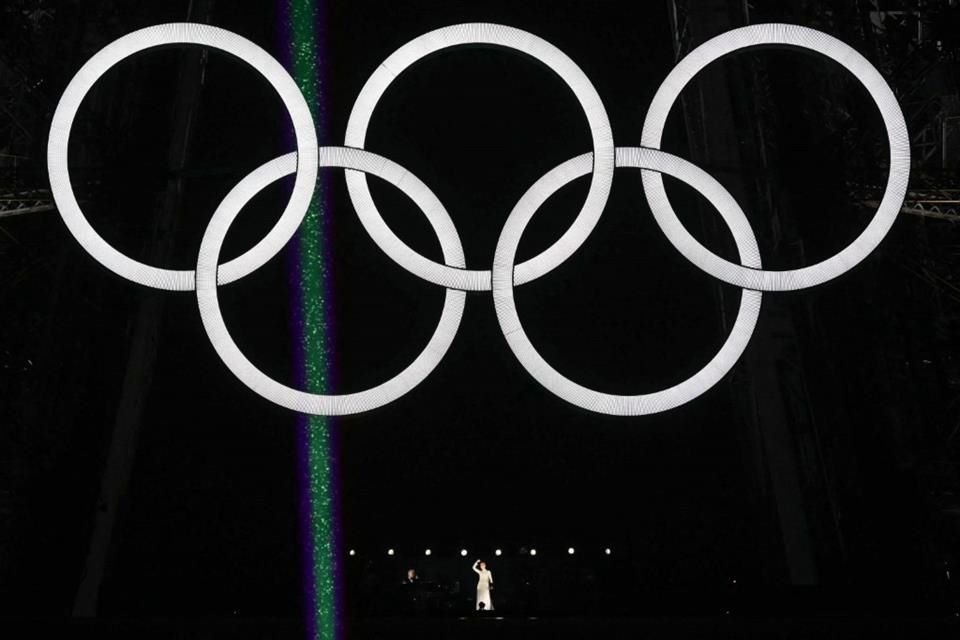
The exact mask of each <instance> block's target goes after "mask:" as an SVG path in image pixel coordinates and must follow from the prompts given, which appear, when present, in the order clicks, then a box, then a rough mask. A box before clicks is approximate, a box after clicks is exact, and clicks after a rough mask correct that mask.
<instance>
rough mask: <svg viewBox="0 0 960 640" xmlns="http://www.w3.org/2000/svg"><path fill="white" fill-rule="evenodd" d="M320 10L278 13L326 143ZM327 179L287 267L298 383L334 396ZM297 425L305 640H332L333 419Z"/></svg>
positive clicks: (294, 1)
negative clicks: (332, 391)
mask: <svg viewBox="0 0 960 640" xmlns="http://www.w3.org/2000/svg"><path fill="white" fill-rule="evenodd" d="M317 5H318V2H317V0H281V1H280V3H279V7H278V8H279V18H280V20H279V24H280V26H281V33H282V35H283V40H282V42H283V43H284V44H285V45H286V47H285V49H286V51H287V52H288V53H289V57H288V59H287V67H288V69H289V70H290V71H291V73H292V74H293V77H294V79H295V80H296V81H297V84H298V85H299V87H300V90H301V91H302V92H303V96H304V98H305V99H306V101H307V104H308V105H310V107H311V109H312V112H313V118H314V122H315V123H316V126H317V137H318V138H319V139H320V144H324V143H325V142H327V141H326V140H325V139H324V129H325V126H326V121H327V112H326V108H325V103H324V101H323V94H324V90H325V88H326V87H325V84H326V83H325V82H324V80H323V75H322V74H323V71H324V68H323V57H324V56H323V51H322V47H323V44H324V39H323V38H322V37H318V35H319V34H318V31H319V29H320V28H321V27H322V22H321V21H320V20H319V18H320V17H321V15H320V10H322V7H318V6H317ZM327 174H328V172H323V173H322V174H321V177H320V178H319V179H318V180H317V191H316V193H315V195H314V199H313V204H312V205H311V206H310V210H309V211H308V212H307V216H306V219H305V220H304V222H303V224H302V225H301V228H300V232H299V234H298V236H297V239H296V244H295V246H294V247H293V249H294V250H293V251H292V252H291V260H290V265H289V274H290V285H291V286H290V291H291V296H292V298H293V304H292V305H291V309H292V311H293V330H294V338H295V340H294V344H295V348H296V349H297V356H298V357H297V358H296V359H295V366H296V369H297V372H296V373H297V377H298V378H299V379H298V380H297V384H298V386H299V387H300V388H302V389H306V390H308V391H310V392H312V393H328V392H330V391H331V382H332V380H331V376H332V369H333V367H332V364H333V323H332V309H333V301H332V295H331V294H332V292H331V290H332V286H331V285H332V279H331V276H330V265H329V260H330V258H329V251H328V238H329V225H328V217H327V215H325V214H326V212H327V210H328V207H327V206H326V205H327V197H328V196H327V194H328V193H329V190H328V189H327V188H325V187H326V185H325V184H324V182H325V178H326V175H327ZM297 420H298V422H299V424H298V425H297V427H298V428H297V440H298V442H297V444H298V447H297V448H298V471H299V475H300V478H301V492H300V514H301V537H302V540H303V557H304V565H305V566H304V572H303V584H304V591H305V600H304V604H305V613H306V623H307V632H308V636H307V637H308V638H310V640H334V639H335V638H337V637H338V636H339V631H340V629H339V605H340V591H339V588H340V578H339V571H338V566H337V562H338V557H339V554H338V530H337V491H336V477H337V469H336V457H335V452H336V439H335V435H334V425H333V418H329V417H323V416H308V415H301V416H299V417H298V418H297Z"/></svg>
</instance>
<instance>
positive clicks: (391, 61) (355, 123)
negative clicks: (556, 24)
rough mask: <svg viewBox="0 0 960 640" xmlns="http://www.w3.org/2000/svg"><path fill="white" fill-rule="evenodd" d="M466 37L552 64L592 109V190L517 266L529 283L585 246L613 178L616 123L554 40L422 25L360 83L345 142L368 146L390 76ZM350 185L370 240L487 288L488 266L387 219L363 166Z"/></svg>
mask: <svg viewBox="0 0 960 640" xmlns="http://www.w3.org/2000/svg"><path fill="white" fill-rule="evenodd" d="M468 44H487V45H497V46H500V47H505V48H507V49H512V50H514V51H519V52H521V53H525V54H527V55H528V56H530V57H532V58H534V59H535V60H538V61H539V62H542V63H543V64H544V65H546V66H547V67H549V68H550V69H551V70H553V71H554V72H555V73H556V74H557V75H558V76H560V79H561V80H563V81H564V82H565V83H566V84H567V86H569V87H570V89H571V90H572V91H573V93H574V95H575V96H576V97H577V101H578V102H579V103H580V107H581V108H582V109H583V112H584V114H585V115H586V116H587V124H588V125H589V126H590V136H591V138H592V139H593V157H594V158H595V159H596V160H595V163H594V167H593V174H592V176H591V178H590V190H589V191H588V192H587V199H586V201H585V202H584V203H583V208H582V209H581V210H580V213H579V214H578V215H577V218H576V219H575V220H574V222H573V224H572V225H571V226H570V228H569V229H567V230H566V232H565V233H564V234H563V235H562V236H561V237H560V238H559V239H558V240H557V241H556V242H554V243H553V245H551V246H550V247H549V248H548V249H546V250H544V251H543V252H542V253H541V254H539V255H537V256H535V257H533V258H531V259H530V260H527V261H526V262H524V263H522V264H520V265H519V266H518V267H517V282H518V284H524V283H526V282H530V281H531V280H534V279H536V278H539V277H540V276H542V275H543V274H545V273H547V272H549V271H552V270H553V269H554V268H556V267H557V266H559V265H560V263H562V262H563V261H564V260H566V259H567V258H569V257H570V256H571V255H572V254H573V252H574V251H576V250H577V249H579V248H580V245H582V244H583V243H584V242H585V241H586V239H587V236H589V235H590V232H591V231H593V227H594V226H595V225H596V224H597V220H599V219H600V214H602V213H603V208H604V206H606V204H607V196H609V195H610V185H611V183H612V182H613V155H614V150H613V131H612V130H611V129H610V121H609V119H608V118H607V111H606V109H604V107H603V102H601V100H600V96H599V95H598V94H597V90H596V89H594V88H593V84H591V82H590V80H589V79H588V78H587V76H586V75H585V74H584V73H583V71H581V70H580V67H578V66H577V65H576V63H575V62H574V61H573V60H571V59H570V58H568V57H567V55H566V54H565V53H563V52H562V51H560V50H559V49H557V48H556V47H555V46H553V45H552V44H550V43H549V42H547V41H546V40H543V39H541V38H538V37H537V36H535V35H533V34H532V33H527V32H526V31H521V30H520V29H514V28H513V27H505V26H503V25H499V24H486V23H473V24H457V25H453V26H450V27H444V28H443V29H437V30H436V31H431V32H429V33H425V34H424V35H422V36H420V37H419V38H415V39H414V40H411V41H410V42H408V43H407V44H405V45H403V46H402V47H400V48H399V49H397V50H396V51H395V52H394V53H393V54H392V55H391V56H390V57H389V58H387V59H386V60H384V61H383V63H382V64H381V65H380V66H379V67H377V70H376V71H374V72H373V75H372V76H370V79H369V80H367V83H366V84H365V85H364V86H363V89H361V90H360V94H359V95H358V96H357V101H356V102H355V103H354V105H353V111H352V112H351V113H350V120H349V121H348V123H347V135H346V141H345V142H344V144H345V145H347V146H348V147H360V148H362V147H363V144H364V141H365V139H366V136H367V125H368V124H369V123H370V116H371V115H373V110H374V108H375V107H376V106H377V102H379V101H380V98H381V97H383V94H384V92H385V91H386V90H387V87H388V86H390V83H391V82H392V81H393V79H394V78H395V77H397V76H399V75H400V74H401V73H402V72H403V71H404V70H405V69H407V68H408V67H410V66H411V65H413V64H414V63H416V62H417V61H418V60H422V59H423V58H424V57H426V56H428V55H430V54H432V53H436V52H437V51H442V50H444V49H448V48H450V47H456V46H462V45H468ZM347 189H348V190H349V193H350V199H351V200H352V201H353V207H354V209H356V211H357V215H358V216H360V221H361V222H362V223H363V226H364V228H366V230H367V233H369V234H370V236H371V237H372V238H373V241H374V242H376V243H377V245H378V246H379V247H380V248H381V249H382V250H383V251H384V253H386V254H387V255H388V256H390V257H391V258H393V260H394V261H395V262H396V263H397V264H398V265H400V266H401V267H403V268H404V269H406V270H407V271H409V272H410V273H413V274H414V275H417V276H419V277H421V278H423V279H424V280H427V281H428V282H432V283H434V284H438V285H440V286H442V287H449V288H452V289H463V290H466V291H489V290H490V271H489V270H487V271H473V270H458V269H451V268H450V267H449V266H446V265H442V264H437V263H436V262H434V261H432V260H428V259H427V258H425V257H423V256H422V255H420V254H419V253H417V252H415V251H414V250H412V249H411V248H410V247H408V246H407V245H406V244H404V242H403V241H402V240H401V239H400V238H398V237H397V236H396V235H395V234H394V233H393V231H391V230H390V227H388V226H387V225H386V223H384V221H383V217H382V216H381V215H380V212H379V211H377V208H376V206H374V204H373V198H372V197H371V195H370V189H369V188H368V187H367V179H366V177H364V175H363V174H362V173H354V174H347Z"/></svg>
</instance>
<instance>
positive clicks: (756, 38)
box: [640, 24, 910, 291]
mask: <svg viewBox="0 0 960 640" xmlns="http://www.w3.org/2000/svg"><path fill="white" fill-rule="evenodd" d="M759 45H784V46H791V47H798V48H801V49H807V50H809V51H813V52H815V53H819V54H820V55H822V56H826V57H827V58H829V59H830V60H833V61H834V62H836V63H838V64H840V65H841V66H843V67H844V68H845V69H847V70H848V71H849V72H850V73H852V74H853V76H854V77H855V78H856V79H857V80H859V81H860V82H861V83H862V84H863V86H864V87H865V88H866V90H867V92H868V93H869V94H870V97H871V98H873V100H874V102H876V104H877V107H878V108H879V109H880V115H881V116H882V117H883V123H884V126H885V127H886V129H887V138H888V139H889V142H890V173H889V176H888V178H887V186H886V189H885V190H884V193H883V199H882V200H881V201H880V206H879V207H878V208H877V212H876V213H875V214H874V216H873V219H872V220H871V221H870V224H868V225H867V228H866V229H864V230H863V232H862V233H861V234H860V235H859V236H858V237H857V238H856V239H855V240H854V241H853V242H851V243H850V244H849V245H848V246H847V247H845V248H844V249H843V250H842V251H840V252H839V253H837V254H835V255H833V256H831V257H829V258H827V259H826V260H823V261H822V262H818V263H816V264H812V265H809V266H806V267H803V268H801V269H792V270H784V271H763V270H761V269H751V268H750V266H749V265H746V266H740V265H737V264H733V263H732V262H729V261H727V260H724V259H723V258H721V257H720V256H718V255H716V254H715V253H713V252H712V251H710V250H709V249H707V248H706V247H704V246H703V245H702V244H700V243H699V242H698V241H697V239H696V238H694V237H693V236H692V235H690V232H688V231H687V230H686V229H685V228H684V226H683V224H681V222H680V220H679V218H677V214H676V213H674V211H673V208H672V207H671V206H670V201H669V200H668V199H667V192H666V190H665V189H664V187H663V179H662V178H661V177H660V175H659V174H657V173H654V172H650V171H644V172H643V176H642V177H643V190H644V193H645V195H646V198H647V202H648V203H649V204H650V209H651V210H652V211H653V215H654V218H655V219H656V221H657V224H658V225H660V228H661V229H662V230H663V233H664V235H666V236H667V238H668V239H669V240H670V243H671V244H673V246H675V247H676V248H677V250H678V251H680V253H682V254H683V255H684V256H685V257H686V258H687V260H689V261H690V262H692V263H693V264H695V265H696V266H697V267H698V268H699V269H701V270H702V271H705V272H707V273H709V274H710V275H711V276H713V277H714V278H717V279H719V280H723V281H724V282H729V283H730V284H732V285H736V286H738V287H744V288H747V289H756V290H759V291H789V290H794V289H805V288H807V287H812V286H815V285H818V284H822V283H824V282H826V281H828V280H832V279H833V278H836V277H837V276H839V275H841V274H843V273H845V272H847V271H848V270H850V269H852V268H853V267H854V266H856V265H857V264H858V263H859V262H860V261H861V260H863V259H864V258H866V257H867V255H869V254H870V252H871V251H873V250H874V249H876V248H877V245H879V244H880V241H881V240H883V238H884V237H885V236H886V235H887V232H888V231H890V227H891V226H892V225H893V221H894V220H895V219H896V217H897V214H898V213H899V212H900V206H901V205H902V204H903V198H904V196H905V194H906V192H907V183H908V182H909V179H910V137H909V135H908V133H907V125H906V122H905V121H904V119H903V112H902V111H901V110H900V104H899V103H898V102H897V98H896V97H895V96H894V95H893V91H891V90H890V87H889V85H887V83H886V81H885V80H884V79H883V76H881V75H880V72H879V71H877V70H876V69H875V68H874V67H873V65H872V64H870V62H868V61H867V59H866V58H864V57H863V56H862V55H860V54H859V53H857V52H856V51H855V50H854V49H853V48H851V47H850V46H848V45H846V44H844V43H843V42H841V41H840V40H837V39H836V38H833V37H831V36H828V35H827V34H825V33H823V32H821V31H816V30H814V29H807V28H805V27H798V26H796V25H791V24H756V25H750V26H747V27H741V28H739V29H733V30H732V31H727V32H726V33H722V34H720V35H719V36H717V37H715V38H713V39H711V40H708V41H706V42H704V43H703V44H702V45H700V46H699V47H697V48H696V49H694V50H693V51H691V52H690V53H689V54H688V55H687V56H686V57H685V58H684V59H683V60H681V61H680V62H679V63H678V64H677V66H676V67H674V68H673V70H672V71H671V72H670V74H669V75H668V76H667V77H666V79H664V81H663V84H662V85H660V88H659V89H658V90H657V93H656V95H655V96H654V97H653V100H652V101H651V103H650V109H649V110H648V111H647V117H646V120H644V123H643V134H642V136H641V139H640V144H641V145H643V146H645V147H652V148H655V149H659V148H660V141H661V140H662V138H663V127H664V125H665V124H666V121H667V115H669V113H670V108H671V107H672V106H673V103H674V102H675V101H676V99H677V97H678V96H679V95H680V91H682V90H683V88H684V87H685V86H686V85H687V83H688V82H690V80H691V79H693V77H694V76H695V75H696V74H697V73H699V72H700V70H702V69H703V68H704V67H706V66H707V65H708V64H710V63H711V62H713V61H714V60H717V59H718V58H720V57H722V56H725V55H728V54H730V53H733V52H734V51H739V50H740V49H746V48H748V47H756V46H759ZM741 224H742V225H744V226H745V227H746V226H749V223H748V222H747V221H746V220H744V221H742V223H741Z"/></svg>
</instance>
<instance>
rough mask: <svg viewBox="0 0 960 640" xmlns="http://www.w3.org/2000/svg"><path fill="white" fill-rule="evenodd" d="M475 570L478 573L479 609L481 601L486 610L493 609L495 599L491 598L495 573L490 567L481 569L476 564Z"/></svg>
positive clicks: (478, 608)
mask: <svg viewBox="0 0 960 640" xmlns="http://www.w3.org/2000/svg"><path fill="white" fill-rule="evenodd" d="M473 570H474V571H475V572H476V573H477V611H479V610H480V603H481V602H482V603H483V605H484V610H485V611H493V600H491V599H490V588H491V587H492V586H493V573H491V572H490V570H489V569H480V568H479V567H478V566H477V565H476V564H474V565H473Z"/></svg>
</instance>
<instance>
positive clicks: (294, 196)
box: [47, 23, 317, 291]
mask: <svg viewBox="0 0 960 640" xmlns="http://www.w3.org/2000/svg"><path fill="white" fill-rule="evenodd" d="M168 44H193V45H202V46H206V47H212V48H214V49H218V50H220V51H223V52H226V53H229V54H231V55H233V56H235V57H237V58H239V59H240V60H242V61H243V62H245V63H247V64H248V65H250V66H251V67H253V68H254V69H255V70H256V71H257V72H259V73H260V74H261V75H262V76H263V77H264V78H265V79H266V80H267V82H269V83H270V84H271V86H273V88H274V89H275V90H276V92H277V93H278V94H279V96H280V99H281V100H282V101H283V104H284V106H285V107H286V109H287V111H288V112H289V113H290V119H291V120H292V121H293V130H294V133H295V136H296V142H297V149H298V150H299V152H300V154H301V155H300V157H301V158H302V159H303V162H302V164H301V166H299V167H297V177H296V179H295V181H294V184H293V192H292V193H291V194H290V201H289V202H288V203H287V206H286V207H285V208H284V210H283V214H282V215H281V216H280V219H279V220H277V223H276V224H275V225H274V227H273V228H272V229H270V232H269V233H267V235H266V236H264V237H263V238H262V239H261V240H260V242H258V243H257V244H256V245H254V246H253V247H252V248H251V249H249V250H248V251H246V252H245V253H244V254H243V255H241V256H240V257H238V258H234V259H233V260H231V261H229V262H227V263H226V264H224V265H223V266H222V267H221V268H220V275H219V281H220V282H221V283H222V284H226V283H228V282H232V281H234V280H237V279H238V278H242V277H243V276H245V275H247V274H249V273H251V272H253V271H255V270H257V269H259V268H260V267H261V266H263V264H265V263H266V262H267V260H269V259H270V258H272V257H273V256H275V255H276V254H277V253H279V252H280V250H281V249H282V248H283V247H284V245H285V244H286V243H287V241H288V240H290V238H292V237H293V234H294V233H296V231H297V227H299V226H300V221H301V220H303V216H304V215H305V214H306V212H307V206H308V205H309V204H310V198H311V197H312V195H313V187H314V183H315V182H316V179H317V164H316V157H317V152H316V147H317V134H316V131H315V130H314V128H313V118H312V117H311V116H310V108H309V107H308V106H307V102H306V101H305V100H304V97H303V95H302V94H301V93H300V90H299V89H298V88H297V85H296V83H295V82H294V81H293V78H291V77H290V75H289V74H288V73H287V72H286V71H285V70H284V68H283V67H282V66H281V65H280V63H279V62H277V61H276V60H275V59H274V58H273V57H272V56H270V54H269V53H267V52H266V51H264V50H263V49H261V48H260V47H258V46H257V45H255V44H254V43H252V42H250V41H249V40H247V39H246V38H242V37H241V36H238V35H237V34H235V33H232V32H230V31H226V30H224V29H218V28H217V27H211V26H208V25H203V24H192V23H171V24H161V25H156V26H153V27H147V28H146V29H140V30H139V31H134V32H133V33H128V34H127V35H125V36H123V37H122V38H119V39H117V40H114V41H113V42H111V43H110V44H108V45H107V46H106V47H104V48H103V49H101V50H100V51H98V52H97V53H96V54H94V56H93V57H92V58H90V60H88V61H87V63H86V64H84V65H83V67H81V68H80V70H79V71H77V74H76V75H75V76H74V77H73V79H72V80H71V81H70V84H69V85H67V88H66V89H65V90H64V92H63V95H62V96H61V97H60V102H59V103H57V109H56V111H55V112H54V114H53V121H52V122H51V124H50V138H49V140H48V142H47V169H48V171H49V174H50V190H51V193H52V194H53V198H54V200H55V201H56V203H57V210H58V211H59V212H60V216H61V217H62V218H63V221H64V223H65V224H66V225H67V228H68V229H69V230H70V233H72V234H73V237H74V238H76V239H77V242H79V243H80V245H81V246H82V247H83V248H84V249H86V251H87V252H88V253H89V254H90V255H91V256H93V258H94V259H95V260H97V261H98V262H99V263H100V264H102V265H103V266H105V267H107V268H108V269H110V270H111V271H113V272H114V273H116V274H117V275H119V276H121V277H123V278H126V279H127V280H132V281H133V282H137V283H139V284H142V285H144V286H147V287H153V288H156V289H166V290H171V291H190V290H192V289H193V280H194V273H193V271H189V270H187V271H184V270H176V269H161V268H158V267H153V266H150V265H147V264H144V263H142V262H139V261H137V260H134V259H132V258H130V257H129V256H126V255H124V254H122V253H120V252H119V251H117V250H116V249H115V248H114V247H113V246H111V245H110V244H108V243H107V241H106V240H104V239H103V238H102V237H101V236H100V234H98V233H97V232H96V231H95V230H94V228H93V227H92V226H91V225H90V222H89V221H88V220H87V218H86V216H84V214H83V211H82V210H81V209H80V205H79V203H78V202H77V199H76V196H75V195H74V193H73V186H72V184H71V182H70V169H69V166H68V163H67V149H68V145H69V142H70V129H71V128H72V127H73V120H74V118H75V117H76V115H77V110H78V109H79V108H80V103H81V102H82V101H83V98H84V96H86V95H87V92H88V91H90V88H91V87H92V86H93V85H94V83H95V82H96V81H97V80H99V79H100V78H101V77H103V74H105V73H106V72H107V71H108V70H109V69H110V68H111V67H113V66H114V65H115V64H117V63H118V62H120V61H121V60H123V59H125V58H128V57H130V56H132V55H133V54H135V53H139V52H140V51H144V50H146V49H151V48H153V47H159V46H161V45H168ZM135 213H136V212H134V214H135Z"/></svg>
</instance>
